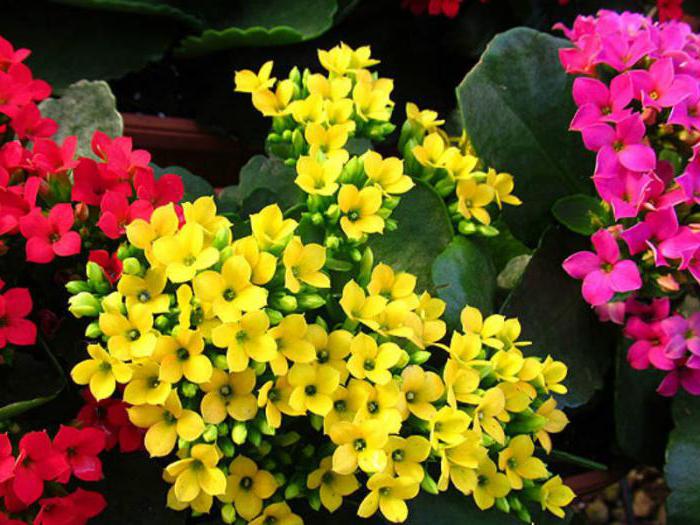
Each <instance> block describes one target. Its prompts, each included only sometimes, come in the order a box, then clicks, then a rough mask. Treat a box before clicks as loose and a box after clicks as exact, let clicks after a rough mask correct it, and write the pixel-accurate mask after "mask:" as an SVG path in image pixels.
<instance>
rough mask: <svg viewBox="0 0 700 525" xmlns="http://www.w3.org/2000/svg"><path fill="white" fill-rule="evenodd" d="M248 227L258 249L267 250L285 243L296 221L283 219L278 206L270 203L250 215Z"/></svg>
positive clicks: (294, 227) (292, 231)
mask: <svg viewBox="0 0 700 525" xmlns="http://www.w3.org/2000/svg"><path fill="white" fill-rule="evenodd" d="M250 227H251V229H252V230H253V237H255V240H256V241H257V242H258V246H259V247H260V249H262V250H269V249H276V248H279V247H282V246H284V245H285V244H287V241H288V240H289V238H290V237H291V236H292V234H293V233H294V230H295V229H296V227H297V223H296V221H295V220H293V219H285V218H284V217H283V216H282V210H280V209H279V206H277V205H276V204H270V205H269V206H266V207H264V208H263V209H262V210H260V212H259V213H254V214H253V215H251V216H250Z"/></svg>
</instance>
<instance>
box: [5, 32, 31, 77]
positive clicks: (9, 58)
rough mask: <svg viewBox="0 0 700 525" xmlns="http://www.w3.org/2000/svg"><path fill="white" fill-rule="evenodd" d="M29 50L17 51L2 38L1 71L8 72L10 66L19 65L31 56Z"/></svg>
mask: <svg viewBox="0 0 700 525" xmlns="http://www.w3.org/2000/svg"><path fill="white" fill-rule="evenodd" d="M29 53H30V51H29V49H17V50H15V48H14V47H13V46H12V44H10V43H9V42H8V41H7V40H5V39H4V38H3V37H1V36H0V71H7V70H8V69H9V68H10V66H12V65H14V64H19V63H20V62H22V61H23V60H24V59H25V58H27V57H28V56H29Z"/></svg>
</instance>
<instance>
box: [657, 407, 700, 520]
mask: <svg viewBox="0 0 700 525" xmlns="http://www.w3.org/2000/svg"><path fill="white" fill-rule="evenodd" d="M672 412H673V422H674V424H675V428H674V430H673V432H671V436H670V438H669V440H668V448H667V449H666V468H665V470H664V472H665V474H666V483H667V484H668V487H669V488H670V489H671V495H670V496H669V497H668V500H666V511H667V515H668V518H667V521H666V523H667V524H668V525H690V524H695V523H698V517H699V516H700V491H698V472H699V471H700V397H696V396H691V395H689V394H685V393H682V394H679V395H678V396H677V397H676V398H675V399H674V400H673V405H672Z"/></svg>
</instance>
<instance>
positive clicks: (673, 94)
mask: <svg viewBox="0 0 700 525" xmlns="http://www.w3.org/2000/svg"><path fill="white" fill-rule="evenodd" d="M629 74H630V76H631V78H632V83H633V85H634V89H635V98H639V99H640V100H641V101H642V105H643V106H644V107H651V108H654V109H657V110H661V109H662V108H668V107H671V106H675V105H676V104H678V103H679V102H681V101H682V100H684V99H686V98H694V97H696V96H697V95H698V86H697V81H696V80H694V79H693V78H692V77H690V76H688V75H676V74H675V73H674V69H673V61H672V60H671V59H670V58H662V59H660V60H657V61H656V62H654V63H653V64H652V65H651V67H650V68H649V70H648V71H645V70H641V69H636V70H634V71H631V72H630V73H629Z"/></svg>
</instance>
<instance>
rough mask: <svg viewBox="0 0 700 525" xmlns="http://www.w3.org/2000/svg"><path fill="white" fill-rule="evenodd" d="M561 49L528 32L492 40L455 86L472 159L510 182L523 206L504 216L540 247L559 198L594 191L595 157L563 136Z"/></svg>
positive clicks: (565, 91) (570, 109) (567, 112)
mask: <svg viewBox="0 0 700 525" xmlns="http://www.w3.org/2000/svg"><path fill="white" fill-rule="evenodd" d="M566 43H567V42H566V41H565V40H562V39H559V38H554V37H552V36H550V35H547V34H545V33H539V32H537V31H534V30H532V29H528V28H516V29H512V30H510V31H507V32H505V33H502V34H500V35H497V36H496V37H495V38H494V39H493V40H492V41H491V43H490V44H489V46H488V47H487V49H486V52H485V53H484V54H483V56H482V58H481V60H480V62H479V63H478V64H477V65H476V66H475V67H474V69H472V70H471V71H470V72H469V73H468V74H467V76H466V77H465V78H464V80H463V81H462V83H461V84H460V85H459V86H458V88H457V100H458V104H459V107H460V111H461V113H462V118H463V122H464V126H465V128H466V130H467V133H468V134H469V137H470V138H471V140H472V141H473V143H474V147H475V148H476V151H477V153H478V154H479V156H480V157H482V158H483V159H484V161H485V162H486V164H488V165H490V166H493V167H494V168H496V169H498V170H500V171H507V172H509V173H512V174H513V176H514V177H515V193H516V194H517V195H518V196H519V197H520V198H521V199H522V200H523V205H522V206H519V207H517V208H510V209H508V210H506V212H505V217H506V221H507V222H508V224H509V225H510V227H511V229H512V230H513V233H514V234H515V235H516V237H518V238H520V239H522V240H523V241H525V242H526V243H527V244H528V245H533V244H535V243H536V242H537V239H538V238H539V236H540V234H541V233H542V231H543V230H544V229H545V227H546V226H547V224H548V223H549V220H550V216H549V211H550V209H551V207H552V204H554V202H555V201H556V200H557V199H558V198H560V197H563V196H565V195H570V194H572V193H587V192H589V191H590V187H591V185H590V180H589V177H590V175H591V173H592V170H593V163H592V155H590V154H589V153H588V152H586V150H585V148H584V147H583V145H582V144H581V140H580V137H579V136H578V135H577V134H575V133H568V132H567V129H568V127H569V121H570V119H571V117H572V116H573V114H574V111H575V107H574V104H573V101H572V98H571V82H572V81H571V79H570V78H568V77H567V75H566V74H565V73H564V70H563V69H562V67H561V65H560V64H559V58H558V54H557V51H558V49H559V48H560V47H562V46H564V45H566Z"/></svg>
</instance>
